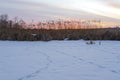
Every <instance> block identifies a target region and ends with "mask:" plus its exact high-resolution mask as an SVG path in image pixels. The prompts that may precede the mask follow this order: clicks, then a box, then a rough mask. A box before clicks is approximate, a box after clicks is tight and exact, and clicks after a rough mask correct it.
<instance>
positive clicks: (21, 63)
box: [0, 40, 120, 80]
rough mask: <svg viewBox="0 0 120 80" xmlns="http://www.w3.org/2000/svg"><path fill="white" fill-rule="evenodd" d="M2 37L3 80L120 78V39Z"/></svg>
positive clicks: (0, 61) (0, 64)
mask: <svg viewBox="0 0 120 80" xmlns="http://www.w3.org/2000/svg"><path fill="white" fill-rule="evenodd" d="M95 43H96V44H94V45H87V44H86V42H85V41H82V40H79V41H50V42H42V41H38V42H17V41H0V80H120V51H119V50H120V41H101V45H99V41H95Z"/></svg>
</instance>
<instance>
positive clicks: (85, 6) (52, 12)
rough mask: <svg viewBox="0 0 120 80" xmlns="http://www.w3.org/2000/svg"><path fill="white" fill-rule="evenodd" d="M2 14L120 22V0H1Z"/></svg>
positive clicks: (33, 18)
mask: <svg viewBox="0 0 120 80" xmlns="http://www.w3.org/2000/svg"><path fill="white" fill-rule="evenodd" d="M0 14H8V15H9V16H10V18H13V17H19V18H22V19H24V20H26V21H28V22H29V21H31V20H35V21H40V20H51V19H83V20H93V19H96V20H97V19H100V20H102V21H107V22H113V23H115V24H120V0H0Z"/></svg>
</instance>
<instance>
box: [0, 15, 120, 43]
mask: <svg viewBox="0 0 120 80" xmlns="http://www.w3.org/2000/svg"><path fill="white" fill-rule="evenodd" d="M25 27H26V23H25V21H23V20H17V18H15V19H14V20H9V19H8V16H7V15H6V14H4V15H0V40H12V41H13V40H15V41H50V40H80V39H83V40H120V29H119V28H113V29H109V28H99V29H84V28H83V29H44V28H42V29H29V28H27V29H26V28H25Z"/></svg>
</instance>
